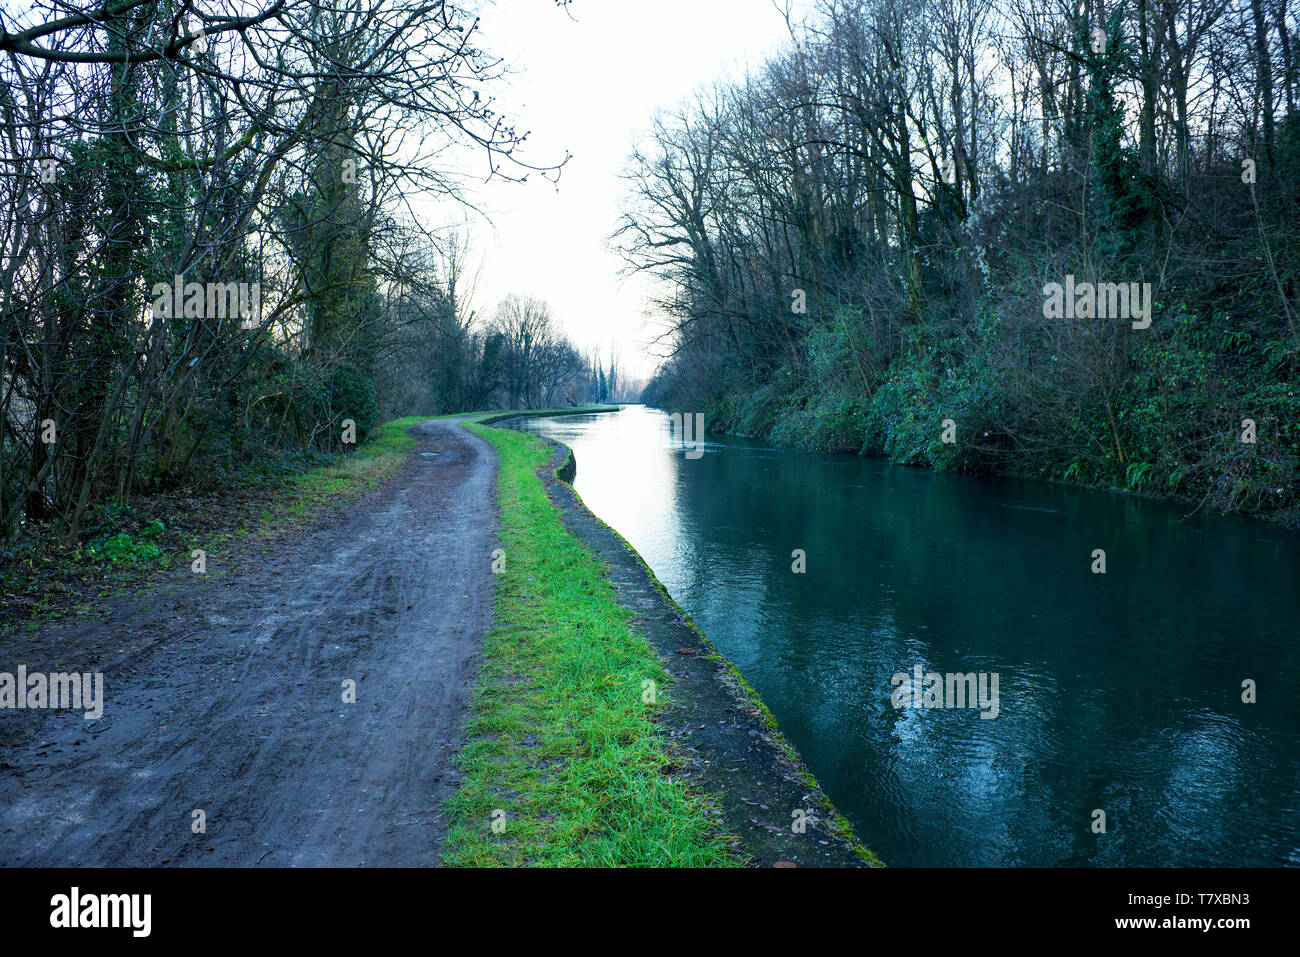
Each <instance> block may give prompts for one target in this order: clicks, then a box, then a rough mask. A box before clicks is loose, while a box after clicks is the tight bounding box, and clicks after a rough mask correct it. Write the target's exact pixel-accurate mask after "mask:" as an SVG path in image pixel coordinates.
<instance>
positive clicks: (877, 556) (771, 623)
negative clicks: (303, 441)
mask: <svg viewBox="0 0 1300 957" xmlns="http://www.w3.org/2000/svg"><path fill="white" fill-rule="evenodd" d="M521 427H522V428H526V429H528V430H529V431H536V432H541V433H543V434H546V435H549V436H551V437H553V438H556V439H559V440H560V441H562V442H565V443H566V444H568V445H569V446H571V447H572V448H573V449H574V453H575V455H576V458H577V463H578V473H577V480H576V483H575V485H576V488H577V490H578V492H579V494H581V496H582V497H583V499H584V501H585V502H586V503H587V505H588V506H589V507H590V508H591V509H592V511H594V512H595V513H596V514H597V515H599V516H600V517H601V518H602V519H604V520H605V521H606V522H608V523H609V524H610V525H611V526H613V527H614V528H615V529H617V530H618V531H619V532H620V533H621V534H622V535H623V536H624V537H625V538H627V540H628V541H629V542H631V543H632V545H633V546H634V547H635V548H636V549H637V550H638V551H639V552H640V553H641V555H642V556H643V557H644V558H645V560H646V562H647V563H648V564H649V565H650V567H651V568H652V569H653V570H654V572H655V574H656V575H657V576H658V577H659V579H660V580H661V581H662V582H663V583H664V585H665V586H666V587H667V589H668V591H669V592H670V593H671V594H672V596H673V597H674V598H675V599H676V600H677V602H678V603H679V604H681V605H682V607H683V608H685V609H686V610H687V611H688V612H689V613H690V614H691V615H692V616H693V617H694V618H695V620H696V622H697V623H698V624H699V625H700V627H701V628H702V629H703V630H704V632H705V633H706V634H707V635H708V636H709V637H710V638H711V639H713V641H714V642H715V643H716V644H717V645H718V647H719V649H720V650H721V651H722V653H723V654H725V655H727V656H728V657H729V658H731V660H732V661H734V662H735V663H736V665H737V666H738V667H739V668H740V670H741V671H742V672H743V673H744V675H745V677H746V678H747V679H748V680H749V681H750V683H751V684H753V686H754V687H755V688H756V689H757V691H758V692H759V694H760V695H761V696H762V698H763V700H764V701H765V702H766V703H767V704H768V706H769V707H770V708H771V710H772V712H773V713H774V714H775V715H776V717H777V719H778V721H779V722H780V725H781V727H782V729H783V730H784V731H785V733H786V734H787V736H788V737H789V738H790V740H791V741H792V742H793V743H794V745H795V746H796V747H797V748H798V749H799V751H800V752H801V754H802V755H803V756H804V758H805V760H806V761H807V763H808V765H809V767H810V769H811V770H812V772H813V774H814V775H815V776H816V777H817V779H818V780H819V781H820V782H821V784H822V785H823V787H824V788H825V790H826V792H827V794H828V795H829V796H830V798H831V800H832V801H833V802H834V803H835V804H836V805H837V806H838V807H839V809H840V810H841V811H843V812H844V813H845V814H846V815H847V816H848V817H849V818H850V819H851V820H852V821H853V823H854V826H855V828H856V829H857V832H858V834H859V836H860V837H861V838H862V839H863V841H864V843H866V844H867V845H868V846H870V847H871V848H872V849H873V850H875V851H876V852H877V853H878V854H879V855H880V856H881V857H882V859H884V860H885V861H886V862H887V863H890V864H893V865H898V866H906V865H917V866H940V865H942V866H949V865H981V866H1000V865H1036V866H1078V865H1096V866H1118V865H1125V866H1167V865H1184V866H1211V865H1214V866H1241V865H1297V864H1300V798H1298V797H1297V795H1298V793H1300V787H1298V786H1297V785H1298V784H1300V703H1298V701H1297V689H1300V651H1298V650H1297V637H1298V636H1300V624H1298V623H1300V534H1297V533H1295V532H1290V531H1286V530H1283V529H1280V528H1276V527H1272V526H1270V525H1267V524H1265V523H1262V522H1256V521H1251V520H1247V519H1241V518H1235V517H1231V516H1220V515H1195V516H1192V517H1190V518H1188V517H1186V513H1187V511H1188V509H1187V508H1186V507H1183V506H1178V505H1173V504H1169V503H1162V502H1153V501H1145V500H1139V499H1135V498H1131V497H1127V496H1122V495H1114V494H1107V493H1102V492H1088V491H1082V490H1076V489H1068V488H1062V487H1056V486H1050V485H1043V484H1037V483H1029V482H1019V481H1012V480H1001V479H999V480H994V479H979V478H971V477H963V476H954V475H935V474H933V473H930V472H925V471H919V470H912V469H903V468H898V467H894V466H890V465H888V464H885V463H882V462H878V461H873V460H866V459H859V458H856V457H853V456H841V455H817V454H805V453H800V452H792V451H789V450H781V449H775V448H770V447H766V446H764V445H761V444H758V443H753V442H746V441H744V440H738V439H722V438H719V437H716V436H710V437H709V441H708V443H707V445H706V446H705V447H703V448H702V450H701V451H703V455H701V456H700V457H698V458H696V457H688V456H687V454H686V451H687V450H684V449H683V448H682V447H681V446H680V444H676V445H675V444H674V442H673V441H672V437H671V434H670V429H669V420H668V418H667V416H665V415H663V414H662V413H659V412H656V411H652V410H647V409H644V408H640V407H629V408H627V409H625V410H623V411H622V412H619V413H617V414H612V415H595V416H575V417H563V418H556V419H542V420H534V421H532V422H529V423H526V424H524V425H522V426H521ZM694 454H695V453H692V455H694ZM796 549H801V550H803V552H804V553H805V556H806V557H805V562H806V570H805V571H804V572H803V573H802V574H799V573H795V572H794V571H792V563H793V562H794V561H795V560H794V559H793V558H792V552H793V551H794V550H796ZM1094 549H1104V551H1105V556H1106V571H1105V574H1095V573H1094V572H1093V571H1092V568H1093V565H1094V559H1093V551H1094ZM916 665H920V666H921V667H922V672H923V673H928V672H935V673H939V674H941V675H943V674H947V673H961V674H969V673H983V674H985V675H986V676H988V677H987V679H986V680H987V681H988V682H990V684H988V685H986V688H987V689H989V690H991V680H992V677H991V676H992V675H993V674H996V675H997V676H998V698H997V708H996V717H981V713H987V714H991V713H992V712H993V710H994V709H993V708H991V707H984V708H983V709H981V708H980V707H978V706H977V707H965V708H957V707H949V708H937V707H936V708H912V707H895V702H894V700H893V699H892V698H891V694H892V693H893V692H894V690H895V687H894V685H893V684H891V678H893V676H894V675H896V674H898V673H905V674H908V675H909V676H910V674H911V673H912V670H913V668H914V667H915V666H916ZM1247 679H1250V680H1252V681H1254V682H1255V683H1256V687H1257V691H1256V694H1257V698H1258V700H1257V702H1256V703H1253V704H1249V703H1245V702H1243V701H1242V695H1243V688H1242V683H1243V681H1245V680H1247ZM909 684H910V681H909ZM900 703H901V702H900ZM968 704H969V702H968ZM1097 811H1104V812H1105V815H1106V819H1105V824H1106V830H1105V832H1104V833H1097V832H1096V830H1095V828H1096V827H1097V822H1098V820H1099V819H1098V818H1097V816H1096V814H1095V812H1097Z"/></svg>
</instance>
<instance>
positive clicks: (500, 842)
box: [443, 426, 740, 867]
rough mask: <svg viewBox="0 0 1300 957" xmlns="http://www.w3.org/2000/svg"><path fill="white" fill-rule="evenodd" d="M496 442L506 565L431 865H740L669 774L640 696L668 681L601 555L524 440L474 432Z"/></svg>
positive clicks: (531, 443) (544, 459) (543, 450)
mask: <svg viewBox="0 0 1300 957" xmlns="http://www.w3.org/2000/svg"><path fill="white" fill-rule="evenodd" d="M470 429H471V431H473V432H474V433H476V434H477V435H479V436H481V437H482V438H484V439H485V440H487V441H488V442H490V443H491V444H492V445H493V447H494V448H495V449H496V451H497V456H498V462H499V472H498V479H497V495H498V501H499V503H500V507H501V532H500V535H501V547H502V550H503V553H504V568H503V569H502V570H501V571H500V573H499V574H498V576H497V595H496V614H495V620H496V624H495V625H494V627H493V629H492V631H491V632H490V633H489V634H488V636H487V637H486V639H485V642H484V647H483V664H482V671H481V675H480V679H479V689H478V692H477V695H476V698H475V702H474V705H473V711H472V717H471V721H470V725H469V728H468V733H467V739H468V742H469V743H468V744H467V745H466V746H465V749H464V750H463V751H462V753H461V756H460V761H461V767H462V769H463V771H464V773H465V777H464V779H463V781H462V782H461V785H460V790H459V792H458V793H457V795H456V796H455V797H454V798H453V799H452V800H451V802H450V803H449V805H448V807H449V812H450V817H451V821H452V825H451V828H450V831H449V833H448V836H447V839H446V843H445V845H444V853H443V860H444V861H445V862H446V863H448V864H453V865H463V866H485V865H530V866H635V865H647V866H660V867H665V866H681V867H689V866H712V865H722V864H728V863H740V862H739V861H738V860H736V859H734V858H732V857H729V856H728V854H727V853H726V851H725V844H724V842H723V840H722V835H721V834H720V833H719V832H718V831H717V829H716V827H715V826H714V825H711V824H709V823H708V822H707V819H706V812H707V810H708V807H707V805H706V804H705V802H704V800H703V798H702V797H701V796H699V795H696V794H694V793H692V791H690V790H689V789H688V788H687V787H686V786H685V784H684V783H683V782H682V781H681V779H680V778H679V779H677V780H674V779H673V777H672V774H671V764H672V762H671V759H670V757H669V755H668V754H667V753H666V752H665V750H664V748H663V746H662V744H661V739H660V737H659V735H658V734H657V733H656V731H655V727H654V725H653V723H652V721H651V710H650V706H649V705H647V703H646V702H645V701H644V700H643V690H644V685H643V682H644V681H647V680H650V681H654V682H656V685H657V686H658V687H660V688H662V687H663V686H664V684H665V683H666V682H667V680H668V676H667V675H666V673H665V672H664V671H663V668H662V666H661V665H660V664H659V662H658V660H657V659H656V658H655V656H654V654H653V653H652V652H651V650H650V647H649V645H648V644H647V643H646V642H645V640H644V639H643V638H641V637H639V636H638V635H636V634H635V633H634V632H633V631H632V629H631V627H630V620H631V617H632V616H631V613H630V612H628V611H627V610H626V609H624V608H623V607H621V606H620V605H619V604H618V602H617V600H616V596H615V593H614V590H613V586H612V585H610V584H609V582H608V581H607V580H606V578H605V576H604V575H603V573H602V566H601V564H600V561H599V560H598V559H597V558H596V557H595V556H594V555H593V554H591V553H590V552H589V551H588V550H587V549H586V548H584V547H583V545H582V544H581V543H580V542H578V541H577V539H575V538H574V537H573V536H572V535H571V534H569V532H568V531H566V530H565V528H564V525H563V523H562V521H561V518H560V513H559V511H558V510H557V509H556V508H555V506H554V505H552V504H551V502H550V500H549V499H548V498H547V495H546V490H545V488H544V487H543V486H542V482H541V480H540V479H539V477H538V475H537V471H538V470H539V469H541V468H543V467H544V466H546V464H547V463H548V462H549V460H550V456H551V453H550V449H549V448H548V447H547V446H546V445H545V444H544V443H543V442H542V441H541V440H540V439H537V438H536V437H534V436H529V435H525V434H522V433H517V432H509V431H504V430H497V429H491V428H484V427H481V426H470Z"/></svg>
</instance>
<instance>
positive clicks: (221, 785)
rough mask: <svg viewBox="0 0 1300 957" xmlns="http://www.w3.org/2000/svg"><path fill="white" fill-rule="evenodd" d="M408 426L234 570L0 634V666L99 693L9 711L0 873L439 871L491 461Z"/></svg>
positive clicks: (486, 559)
mask: <svg viewBox="0 0 1300 957" xmlns="http://www.w3.org/2000/svg"><path fill="white" fill-rule="evenodd" d="M411 433H412V434H413V435H415V436H416V437H417V440H418V443H417V447H416V450H415V452H414V454H412V456H411V458H410V461H408V462H407V463H406V464H405V465H403V467H402V468H401V470H400V471H399V472H398V474H397V475H396V476H395V477H394V478H393V479H392V480H390V481H389V482H387V483H385V484H384V485H383V486H381V487H380V488H378V489H376V490H375V491H373V492H371V493H370V494H369V495H367V496H365V497H363V498H362V499H360V500H359V501H358V502H355V503H353V504H351V505H349V506H347V508H346V509H345V510H343V511H341V512H340V513H337V514H335V515H332V516H330V517H329V518H327V519H325V520H324V521H323V522H322V523H321V524H319V525H317V526H315V527H314V528H312V529H310V530H309V531H307V532H306V533H304V534H302V535H299V536H296V537H294V538H293V539H292V540H286V541H285V542H282V543H279V544H278V545H277V546H276V551H275V552H274V553H273V554H271V555H269V556H266V557H263V558H250V559H248V560H247V561H246V563H245V564H244V565H242V566H241V567H238V568H231V569H229V575H228V577H226V578H220V579H216V580H214V579H213V578H212V577H210V576H198V575H195V576H192V578H189V579H183V578H178V579H177V580H176V581H175V582H174V583H173V584H172V585H171V586H170V587H166V588H156V589H152V590H150V591H149V592H147V593H144V594H142V595H139V596H136V597H133V598H131V599H127V600H122V601H119V602H118V603H116V604H115V605H114V606H113V607H112V608H110V609H108V610H106V612H105V616H104V619H103V620H101V621H91V620H87V619H84V618H83V619H73V620H69V621H64V622H58V623H55V624H52V625H49V626H47V627H46V628H45V629H44V630H43V632H42V633H41V634H40V635H38V636H37V637H36V639H35V640H33V639H32V637H31V636H29V635H7V636H4V638H3V639H2V640H0V671H8V672H10V673H14V672H15V671H16V667H17V665H19V664H26V665H27V668H28V670H29V672H32V671H38V670H39V671H73V670H76V671H92V670H98V671H102V672H103V673H104V699H105V700H104V713H103V717H102V718H100V719H99V720H97V721H87V720H86V719H85V718H84V716H83V714H82V713H81V712H68V711H30V710H22V711H12V710H5V711H0V865H5V866H14V865H24V866H27V865H50V866H67V865H78V866H96V865H98V866H121V865H128V866H129V865H159V864H172V865H178V864H179V865H225V866H239V865H252V864H256V863H262V864H266V865H280V866H284V865H334V866H354V865H363V864H364V865H391V866H418V865H431V864H434V863H436V861H437V850H438V847H439V844H440V842H441V839H442V837H443V834H444V833H445V830H446V824H445V822H444V821H443V820H442V818H441V817H440V809H441V806H442V804H443V802H444V801H445V799H446V798H447V797H448V796H449V795H450V794H451V793H452V792H453V791H454V789H455V786H456V783H457V781H458V775H457V774H456V771H455V766H454V758H455V755H456V752H457V751H458V750H459V748H460V746H461V744H462V743H463V725H464V719H465V715H466V710H467V708H468V705H469V702H470V698H471V695H472V692H473V688H474V684H475V679H476V677H477V669H478V657H479V652H480V648H481V639H482V636H483V634H484V633H485V632H486V631H487V629H488V628H489V627H490V625H491V618H492V582H491V573H490V568H491V551H492V549H493V548H494V547H496V544H497V541H496V527H497V514H496V506H495V485H496V456H495V454H494V452H493V451H492V449H491V447H490V446H489V445H488V444H487V443H485V442H483V441H482V440H480V439H478V438H477V437H476V436H473V435H471V434H470V433H468V432H466V431H465V430H464V429H462V428H460V426H459V424H458V423H457V422H456V421H455V420H440V421H430V422H425V423H421V424H419V425H417V426H414V427H413V428H412V430H411ZM220 565H221V562H220V561H219V560H214V559H212V558H210V559H209V565H208V570H209V572H213V571H215V570H218V569H220ZM186 574H187V575H188V574H189V573H188V572H186ZM346 679H352V680H353V681H355V682H356V699H357V700H356V703H353V704H345V703H344V702H343V682H344V681H345V680H346ZM195 810H202V811H203V812H204V813H205V815H206V833H199V834H195V833H193V831H192V827H191V825H192V821H193V815H192V812H193V811H195Z"/></svg>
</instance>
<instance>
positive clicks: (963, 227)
mask: <svg viewBox="0 0 1300 957" xmlns="http://www.w3.org/2000/svg"><path fill="white" fill-rule="evenodd" d="M803 12H804V13H806V14H807V15H808V19H807V20H806V21H803V22H795V21H794V20H793V19H792V20H791V27H790V34H791V42H790V43H789V45H788V49H786V50H785V51H784V52H782V53H781V54H780V55H778V56H776V57H774V58H773V59H771V60H769V61H768V62H766V63H765V64H764V65H763V66H762V67H761V68H759V69H757V70H754V71H753V72H751V74H750V75H749V76H748V77H747V78H745V79H744V80H743V81H742V82H739V83H733V84H729V85H719V86H717V87H715V88H713V89H709V90H706V91H702V92H700V93H699V94H697V96H696V97H695V98H694V99H693V100H692V101H691V102H689V103H688V104H687V105H686V106H684V107H682V108H681V109H679V110H677V111H676V112H672V113H669V114H665V115H661V116H660V117H659V118H658V119H657V121H656V123H655V125H654V128H653V137H652V139H653V145H652V146H651V147H650V148H647V149H645V150H643V151H640V152H638V153H637V154H636V155H634V157H633V162H632V164H631V169H630V174H629V180H630V198H629V201H628V205H627V209H626V215H625V217H624V219H623V222H622V225H621V228H620V231H619V233H618V240H619V242H620V244H621V246H622V248H623V250H624V253H625V255H626V256H627V258H628V260H629V262H630V264H631V265H632V267H633V268H636V269H639V270H645V271H648V272H650V273H652V274H654V275H656V276H658V277H659V278H660V279H661V280H663V288H664V289H665V294H664V296H663V297H662V301H661V302H660V303H659V306H660V307H661V309H662V311H663V312H664V313H665V314H666V315H668V316H669V317H670V318H671V321H672V323H673V327H672V328H671V330H670V335H669V336H668V337H667V341H669V342H670V343H671V346H672V353H671V357H670V358H669V359H668V360H667V361H666V363H665V364H664V365H663V366H662V367H661V370H660V372H659V374H658V375H657V376H656V378H655V379H654V380H653V381H652V382H651V384H650V386H649V387H648V388H647V389H646V392H645V395H644V399H645V401H646V402H648V403H651V404H655V405H659V406H661V407H664V408H666V409H668V410H670V411H679V410H680V411H687V410H690V411H696V410H698V411H703V412H705V413H706V414H707V416H708V419H709V421H710V423H711V424H712V426H713V427H714V428H715V429H723V430H729V431H734V432H739V433H743V434H749V435H755V436H762V437H767V438H770V439H773V440H776V441H779V442H782V443H786V444H791V445H796V446H802V447H809V448H829V449H838V450H848V451H853V452H862V453H865V454H882V455H887V456H889V457H890V458H891V459H893V460H894V461H897V462H900V463H911V464H918V465H926V466H932V467H935V468H939V469H950V468H958V469H966V470H988V471H998V472H1004V473H1015V474H1020V475H1025V476H1033V477H1043V478H1051V479H1064V480H1068V481H1076V482H1080V483H1085V484H1089V485H1098V486H1113V485H1122V486H1125V487H1128V488H1133V489H1139V490H1146V491H1151V492H1156V493H1160V494H1171V495H1178V496H1182V497H1186V498H1189V499H1192V500H1194V501H1197V502H1201V503H1204V504H1205V505H1207V506H1209V507H1214V508H1222V509H1240V510H1245V511H1258V512H1282V511H1286V510H1294V509H1295V508H1296V507H1297V505H1300V500H1298V498H1297V496H1298V495H1300V489H1298V487H1297V481H1296V479H1297V461H1298V457H1300V377H1298V376H1297V370H1300V336H1298V335H1297V315H1296V311H1297V307H1298V306H1300V302H1298V301H1297V291H1298V290H1297V275H1296V270H1297V265H1298V262H1297V259H1298V255H1300V248H1298V246H1297V243H1298V242H1300V113H1297V99H1298V98H1300V43H1298V39H1300V38H1297V22H1296V14H1295V5H1294V4H1293V5H1292V8H1291V9H1290V10H1288V7H1287V0H1188V2H1180V3H1172V2H1156V0H1125V2H1115V3H1101V2H1096V0H1092V2H1088V0H1085V2H1083V3H1078V2H1075V0H1047V2H1046V3H1044V2H1043V0H860V2H845V0H819V2H815V3H814V4H813V5H812V6H811V7H808V8H805V9H804V11H803ZM1144 312H1145V315H1144V314H1143V313H1144Z"/></svg>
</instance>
